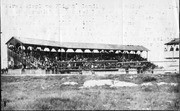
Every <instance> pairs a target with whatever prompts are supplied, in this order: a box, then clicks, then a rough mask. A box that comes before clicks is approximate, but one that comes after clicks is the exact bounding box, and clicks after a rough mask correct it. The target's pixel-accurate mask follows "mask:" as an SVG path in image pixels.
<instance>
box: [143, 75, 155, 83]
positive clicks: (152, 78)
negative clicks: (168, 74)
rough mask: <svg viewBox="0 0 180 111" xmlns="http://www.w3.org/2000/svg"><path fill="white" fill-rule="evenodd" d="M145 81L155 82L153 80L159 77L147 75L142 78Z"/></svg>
mask: <svg viewBox="0 0 180 111" xmlns="http://www.w3.org/2000/svg"><path fill="white" fill-rule="evenodd" d="M142 81H143V82H153V81H157V79H156V78H155V77H150V76H146V77H143V78H142Z"/></svg>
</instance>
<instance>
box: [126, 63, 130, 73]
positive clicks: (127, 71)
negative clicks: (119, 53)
mask: <svg viewBox="0 0 180 111" xmlns="http://www.w3.org/2000/svg"><path fill="white" fill-rule="evenodd" d="M129 68H130V66H129V65H127V67H125V70H126V74H129Z"/></svg>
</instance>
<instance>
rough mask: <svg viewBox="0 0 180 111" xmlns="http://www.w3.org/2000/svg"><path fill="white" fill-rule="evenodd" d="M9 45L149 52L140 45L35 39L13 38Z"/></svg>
mask: <svg viewBox="0 0 180 111" xmlns="http://www.w3.org/2000/svg"><path fill="white" fill-rule="evenodd" d="M8 43H22V44H24V45H30V46H45V47H52V48H55V47H58V48H67V49H97V50H98V49H101V50H124V51H149V50H148V49H147V48H145V47H143V46H139V45H117V44H98V43H78V42H58V41H50V40H41V39H33V38H21V37H12V38H11V39H10V40H9V41H8V42H7V43H6V44H8Z"/></svg>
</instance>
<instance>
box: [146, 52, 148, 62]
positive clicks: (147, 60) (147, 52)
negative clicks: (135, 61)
mask: <svg viewBox="0 0 180 111" xmlns="http://www.w3.org/2000/svg"><path fill="white" fill-rule="evenodd" d="M146 59H147V61H148V51H146Z"/></svg>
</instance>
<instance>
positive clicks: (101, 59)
mask: <svg viewBox="0 0 180 111" xmlns="http://www.w3.org/2000/svg"><path fill="white" fill-rule="evenodd" d="M98 51H99V53H100V56H101V60H102V53H101V51H102V50H101V49H99V50H98Z"/></svg>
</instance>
